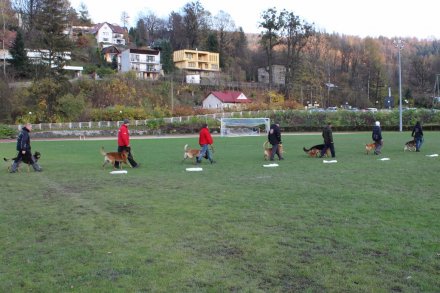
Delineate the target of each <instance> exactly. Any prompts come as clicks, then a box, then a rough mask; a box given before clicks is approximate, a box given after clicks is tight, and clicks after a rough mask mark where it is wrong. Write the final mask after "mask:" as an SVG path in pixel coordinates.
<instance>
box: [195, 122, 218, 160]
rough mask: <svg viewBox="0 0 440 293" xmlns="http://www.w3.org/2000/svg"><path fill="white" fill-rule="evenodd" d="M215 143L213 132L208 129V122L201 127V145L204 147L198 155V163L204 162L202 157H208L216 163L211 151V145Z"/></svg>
mask: <svg viewBox="0 0 440 293" xmlns="http://www.w3.org/2000/svg"><path fill="white" fill-rule="evenodd" d="M213 143H214V140H213V139H212V136H211V133H210V132H209V129H208V124H206V123H205V124H203V125H202V129H200V132H199V145H200V146H201V147H202V149H201V150H200V154H199V156H198V157H197V161H196V163H197V164H200V163H201V162H202V158H203V157H206V158H207V159H208V160H209V161H210V162H211V164H213V163H215V161H214V160H213V159H212V154H211V151H210V150H209V146H210V145H212V144H213Z"/></svg>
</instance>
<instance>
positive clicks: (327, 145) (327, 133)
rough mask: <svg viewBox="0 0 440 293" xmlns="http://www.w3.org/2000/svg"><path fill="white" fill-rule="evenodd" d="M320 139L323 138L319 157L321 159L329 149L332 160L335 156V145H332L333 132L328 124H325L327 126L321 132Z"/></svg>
mask: <svg viewBox="0 0 440 293" xmlns="http://www.w3.org/2000/svg"><path fill="white" fill-rule="evenodd" d="M322 137H323V138H324V148H323V149H322V150H321V157H323V156H324V155H325V153H326V152H327V150H328V149H330V152H331V154H332V158H334V157H335V156H336V155H335V145H334V144H333V131H332V124H331V123H330V122H329V123H327V126H326V127H324V129H323V130H322Z"/></svg>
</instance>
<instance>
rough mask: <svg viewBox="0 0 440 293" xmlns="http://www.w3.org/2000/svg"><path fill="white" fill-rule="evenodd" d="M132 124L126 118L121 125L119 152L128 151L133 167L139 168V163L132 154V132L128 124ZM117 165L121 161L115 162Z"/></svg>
mask: <svg viewBox="0 0 440 293" xmlns="http://www.w3.org/2000/svg"><path fill="white" fill-rule="evenodd" d="M129 124H130V120H128V119H124V123H123V124H122V125H121V127H120V128H119V131H118V152H119V153H121V152H122V151H126V152H127V154H128V157H127V159H128V161H129V162H130V165H131V166H132V167H133V168H138V167H139V164H138V163H136V161H135V160H134V158H133V155H132V154H131V147H130V133H129V131H128V125H129ZM115 167H116V168H118V167H119V162H115Z"/></svg>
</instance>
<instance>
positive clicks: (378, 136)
mask: <svg viewBox="0 0 440 293" xmlns="http://www.w3.org/2000/svg"><path fill="white" fill-rule="evenodd" d="M371 138H372V139H373V141H374V144H375V146H376V148H375V150H374V154H375V155H380V153H381V152H382V146H383V140H382V129H381V128H380V122H379V121H376V123H375V125H374V127H373V133H372V134H371Z"/></svg>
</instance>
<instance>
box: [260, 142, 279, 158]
mask: <svg viewBox="0 0 440 293" xmlns="http://www.w3.org/2000/svg"><path fill="white" fill-rule="evenodd" d="M278 151H279V152H280V156H281V157H283V153H284V147H283V145H282V144H279V145H278ZM271 155H272V147H271V146H270V145H269V142H268V141H265V142H264V143H263V156H264V160H265V161H267V160H269V159H270V157H271Z"/></svg>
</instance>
